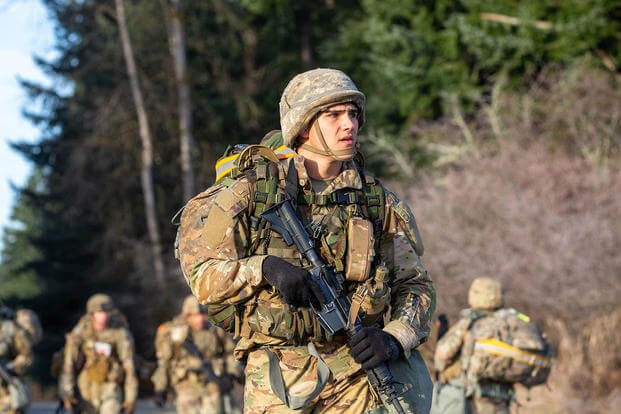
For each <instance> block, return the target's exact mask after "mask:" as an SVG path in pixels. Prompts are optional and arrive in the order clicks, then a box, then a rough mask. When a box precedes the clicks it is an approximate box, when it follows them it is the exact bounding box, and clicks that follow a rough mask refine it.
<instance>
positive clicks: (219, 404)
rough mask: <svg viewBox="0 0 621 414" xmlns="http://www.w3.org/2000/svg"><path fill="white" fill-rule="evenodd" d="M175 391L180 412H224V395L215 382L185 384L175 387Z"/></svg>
mask: <svg viewBox="0 0 621 414" xmlns="http://www.w3.org/2000/svg"><path fill="white" fill-rule="evenodd" d="M175 392H176V394H177V413H179V414H203V413H214V414H223V401H222V395H220V389H219V388H218V385H217V384H215V383H211V382H210V383H208V384H183V385H180V386H177V387H175Z"/></svg>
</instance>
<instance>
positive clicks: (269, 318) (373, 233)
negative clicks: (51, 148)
mask: <svg viewBox="0 0 621 414" xmlns="http://www.w3.org/2000/svg"><path fill="white" fill-rule="evenodd" d="M281 165H282V164H281ZM286 167H287V168H286V173H284V174H285V175H286V177H283V176H282V175H283V172H282V171H283V170H280V177H276V176H274V175H271V173H273V172H275V170H274V169H273V168H269V166H267V167H266V168H257V173H256V179H257V183H256V186H257V192H256V194H255V197H254V203H255V210H254V212H253V213H252V220H251V221H252V223H253V225H252V228H253V229H254V232H255V233H254V234H255V235H256V243H254V246H256V247H255V250H254V251H252V252H251V253H250V254H267V255H274V256H278V257H280V258H282V259H285V260H287V261H289V262H290V263H292V264H294V265H296V266H300V267H305V266H306V265H308V263H305V260H304V259H302V257H301V255H300V253H299V251H298V250H297V248H296V247H295V246H288V245H287V244H286V243H285V242H284V240H283V239H282V237H281V236H280V235H279V234H278V233H277V232H273V231H270V229H269V228H266V223H265V220H264V219H262V218H261V215H260V214H261V213H262V212H263V211H265V209H267V208H269V206H270V205H272V204H274V203H277V202H279V201H281V200H283V199H284V197H285V195H284V192H285V191H286V193H287V194H291V193H292V192H293V193H294V194H295V193H298V187H297V186H298V181H297V173H296V172H297V170H295V166H294V165H293V160H291V161H290V163H289V165H288V166H286ZM266 173H267V174H266ZM361 176H362V177H363V178H364V182H363V184H364V185H363V189H351V188H345V189H342V190H336V191H334V192H333V193H330V194H316V193H310V194H309V193H306V194H304V193H301V192H300V193H298V195H297V197H296V201H297V205H298V206H299V208H298V213H299V214H300V215H301V219H302V222H303V223H304V224H305V225H306V228H307V231H308V232H309V234H310V235H311V237H312V238H314V239H315V248H316V250H317V251H318V252H319V253H320V255H321V256H322V258H323V259H324V260H325V261H326V262H327V263H329V264H333V265H334V266H335V268H336V270H337V271H339V272H343V273H344V274H345V277H346V280H347V282H350V283H347V285H348V288H349V290H350V292H351V294H352V295H353V294H354V292H357V293H358V296H359V297H360V303H359V304H358V307H357V309H356V312H361V313H360V316H361V317H363V320H365V321H369V319H368V318H366V316H370V315H373V317H374V318H373V321H374V322H377V320H378V319H379V318H377V315H380V314H382V312H383V311H384V310H385V308H386V307H387V304H388V302H389V298H390V293H389V289H387V285H386V284H384V277H385V274H386V273H385V272H382V276H381V279H382V280H381V281H379V283H375V281H374V280H375V277H374V276H375V274H374V273H373V269H375V266H374V264H375V262H376V260H375V259H376V256H375V252H376V251H379V250H378V249H377V248H376V247H377V246H376V245H377V244H378V241H379V238H380V237H379V236H380V234H381V229H382V226H383V217H384V205H385V199H384V192H383V188H382V187H381V186H379V184H378V183H377V181H376V180H375V179H374V178H373V177H371V176H370V175H367V174H364V175H363V174H362V173H361ZM283 183H284V184H283ZM279 184H280V185H279ZM287 186H295V189H293V191H291V188H287ZM283 187H284V188H285V190H283ZM289 197H291V195H290V196H289ZM362 286H364V288H361V287H362ZM357 288H359V289H358V290H356V289H357ZM242 319H243V321H244V322H245V323H243V324H242V328H241V332H240V334H241V336H244V337H245V336H246V335H248V334H249V333H250V332H256V333H260V334H263V335H267V336H270V337H276V338H282V339H286V340H287V341H288V342H291V343H299V342H303V341H304V340H311V341H323V340H330V338H329V337H328V334H327V333H326V332H325V331H324V330H323V328H322V327H321V325H320V324H319V322H318V321H317V320H316V318H315V316H314V314H313V312H312V310H311V309H310V308H295V307H291V306H289V305H287V304H284V303H282V301H281V300H280V298H279V296H278V294H277V293H276V292H275V291H274V290H273V289H270V288H267V289H265V290H263V291H260V292H259V293H258V294H257V295H255V297H254V298H253V299H252V300H251V301H250V302H249V303H247V304H246V307H245V309H244V314H243V318H242Z"/></svg>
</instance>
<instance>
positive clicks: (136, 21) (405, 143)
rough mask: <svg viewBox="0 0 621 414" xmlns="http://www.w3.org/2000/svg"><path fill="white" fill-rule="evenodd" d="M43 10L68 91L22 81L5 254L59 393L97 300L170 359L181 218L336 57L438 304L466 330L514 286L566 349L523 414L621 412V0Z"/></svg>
mask: <svg viewBox="0 0 621 414" xmlns="http://www.w3.org/2000/svg"><path fill="white" fill-rule="evenodd" d="M44 3H45V5H46V7H47V8H48V10H49V12H50V14H51V16H52V18H53V20H54V23H55V34H56V46H55V48H56V50H57V52H58V54H57V57H56V58H54V59H53V60H51V61H46V60H44V59H41V58H37V60H38V64H39V65H40V67H41V68H43V69H44V70H45V72H46V73H47V74H48V76H49V78H50V80H51V81H52V85H53V86H52V87H44V86H42V85H39V84H36V83H34V82H31V81H29V80H28V79H24V80H23V87H24V88H25V89H26V90H27V91H28V93H29V95H30V97H31V101H32V102H31V103H32V105H31V106H29V107H27V108H25V113H26V114H27V116H28V117H29V119H30V120H31V121H32V122H33V123H34V124H35V125H37V126H38V127H39V129H40V131H41V133H40V139H39V140H38V142H36V143H25V142H15V143H14V144H13V148H14V149H15V150H16V151H18V152H19V153H21V154H22V155H23V156H24V157H25V158H26V159H27V160H28V161H29V162H30V163H31V165H32V173H31V175H30V178H29V180H28V183H27V184H26V185H25V186H24V187H23V188H19V189H17V191H18V197H17V201H16V203H15V205H14V207H13V213H12V220H13V221H12V224H11V225H10V226H8V227H7V228H5V230H4V240H3V250H2V255H1V262H0V298H2V299H3V300H5V301H6V302H8V303H9V304H10V305H11V306H13V307H15V308H20V307H27V308H31V309H34V310H35V311H36V312H37V313H38V314H39V315H40V316H41V319H42V322H43V325H44V328H45V333H46V334H45V338H44V340H43V342H42V343H41V344H40V345H39V346H38V348H37V363H36V366H35V369H34V370H33V373H32V374H31V375H32V381H33V384H35V385H36V386H38V389H40V390H41V392H42V393H43V394H45V393H49V392H52V391H50V390H52V389H53V380H52V378H51V377H50V376H49V372H48V367H49V363H50V358H51V355H52V353H53V352H54V351H56V350H58V349H59V348H60V347H61V346H62V344H63V340H64V333H65V332H66V331H68V330H69V329H70V328H71V327H72V326H73V325H74V324H75V322H76V321H77V320H78V318H79V316H80V314H81V313H83V311H84V303H85V301H86V299H87V298H88V296H90V295H91V294H92V293H95V292H100V291H102V292H107V293H110V294H111V295H112V296H113V297H114V298H115V300H116V301H117V303H118V305H119V307H120V308H121V309H122V310H123V311H124V312H125V313H126V315H127V316H128V318H129V323H130V325H131V327H132V330H133V332H134V334H135V337H136V343H137V349H138V352H139V354H140V355H141V358H143V359H144V360H145V361H148V360H152V359H153V336H154V332H155V329H156V327H157V325H158V324H159V323H161V322H163V321H164V320H166V319H168V318H170V317H171V316H172V315H174V314H175V313H176V312H177V311H178V310H179V305H180V298H182V297H183V296H184V295H185V294H186V293H188V290H187V286H186V284H185V282H184V280H183V277H182V275H181V274H180V269H179V266H178V264H177V262H176V260H175V259H174V255H173V243H174V238H175V231H176V228H175V226H174V225H173V224H171V218H172V217H173V216H174V214H175V212H176V211H177V210H178V209H179V208H180V207H181V206H183V204H184V202H185V201H186V200H187V199H188V198H189V197H190V195H192V194H195V193H197V192H199V191H201V190H202V189H205V188H206V187H208V186H209V185H210V184H211V183H212V182H213V180H214V169H213V166H214V163H215V160H216V159H217V158H218V157H219V156H220V155H221V154H222V153H223V151H224V150H225V148H226V147H227V145H229V144H231V143H256V142H258V141H259V140H260V138H261V137H262V136H263V135H264V134H265V133H266V132H268V131H270V130H272V129H277V128H278V109H277V104H278V99H279V96H280V94H281V92H282V90H283V88H284V86H285V85H286V82H287V81H288V80H289V79H290V78H291V77H292V76H293V75H294V74H296V73H298V72H300V71H303V70H306V69H310V68H314V67H335V68H339V69H342V70H344V71H345V72H346V73H348V74H349V75H350V76H351V77H352V78H353V80H354V81H355V82H356V84H357V85H358V87H359V88H360V89H361V90H362V91H363V92H365V94H366V95H367V98H368V106H367V113H366V115H367V123H366V125H365V127H364V128H363V130H362V131H361V139H362V151H363V152H364V154H365V156H366V158H367V168H368V169H369V170H371V171H373V172H374V173H376V174H377V175H379V176H380V177H381V178H382V179H383V180H384V181H385V182H386V183H387V184H388V185H389V187H391V188H393V189H394V190H395V191H397V193H398V194H400V195H401V196H402V197H403V198H405V199H407V200H408V201H409V203H410V205H411V207H412V209H413V211H414V213H415V215H416V216H417V220H418V223H419V227H420V228H421V233H422V236H423V239H424V242H425V245H426V250H425V257H424V262H425V265H426V266H427V267H428V269H429V271H430V273H431V274H432V277H433V278H434V280H435V282H436V286H437V289H438V312H442V313H446V314H447V315H448V316H449V319H450V320H451V321H455V320H456V319H457V318H458V314H459V310H460V309H461V308H463V307H465V306H466V292H467V287H468V285H469V283H470V282H471V281H472V279H474V278H475V277H477V276H480V275H489V276H492V277H496V278H499V279H500V280H501V281H502V282H503V284H504V286H505V288H506V291H507V295H506V302H507V304H509V305H510V306H513V307H516V308H517V309H519V310H521V311H523V312H525V313H528V314H529V315H530V316H531V317H532V318H534V319H535V320H537V321H539V322H540V323H541V324H542V325H543V326H545V328H546V331H547V332H548V334H549V336H550V337H551V339H552V340H553V342H554V343H555V344H556V347H557V353H558V357H557V360H556V364H555V367H554V370H553V373H552V376H551V379H550V383H549V386H548V387H547V388H545V387H539V388H536V389H534V390H533V392H532V398H531V399H530V400H528V399H527V398H525V397H524V398H521V399H520V403H521V404H522V409H526V410H527V411H528V412H537V410H539V411H540V412H559V413H560V412H606V411H612V407H617V406H618V405H619V402H620V400H621V388H620V386H621V356H620V354H619V351H618V350H619V349H621V305H620V303H619V298H620V297H621V295H620V293H621V287H620V286H621V284H620V283H618V282H619V276H620V275H621V255H620V254H619V248H620V246H621V219H620V218H621V171H620V169H619V166H620V165H621V163H619V161H620V159H619V158H620V155H621V151H620V149H621V123H620V121H621V89H620V85H619V81H620V80H621V75H620V71H619V65H620V64H621V48H620V45H621V2H619V1H605V0H584V1H583V0H565V1H556V0H524V1H515V0H496V1H485V0H456V1H453V0H436V1H424V0H386V1H381V2H380V1H371V0H360V1H354V0H341V1H336V0H322V1H308V0H306V1H292V0H209V1H187V0H186V1H182V0H159V1H153V0H142V1H141V0H131V1H130V0H124V1H122V0H96V1H95V0H80V1H78V0H44ZM124 26H126V28H127V29H128V30H127V33H125V31H124V30H123V27H124ZM126 34H127V36H126ZM123 41H124V42H125V43H123ZM129 46H131V48H130V47H129ZM132 61H133V62H134V66H132V64H131V62H132ZM128 62H129V65H128ZM132 68H133V69H132ZM33 108H37V109H33ZM433 343H434V339H433V338H432V340H431V341H430V343H429V344H426V345H424V347H423V351H424V353H425V355H426V356H429V355H430V354H431V352H432V350H433ZM147 365H148V364H146V363H145V366H147ZM430 368H432V366H431V365H430ZM46 390H47V391H46ZM524 406H526V408H524Z"/></svg>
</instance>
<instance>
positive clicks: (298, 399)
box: [263, 342, 330, 410]
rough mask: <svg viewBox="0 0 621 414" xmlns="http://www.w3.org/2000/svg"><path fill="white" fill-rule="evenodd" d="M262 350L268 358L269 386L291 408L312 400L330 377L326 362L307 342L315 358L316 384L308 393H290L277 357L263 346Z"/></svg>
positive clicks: (310, 352)
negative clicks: (286, 387)
mask: <svg viewBox="0 0 621 414" xmlns="http://www.w3.org/2000/svg"><path fill="white" fill-rule="evenodd" d="M263 350H264V351H265V353H266V354H267V357H268V358H269V376H270V388H271V389H272V391H273V392H274V394H276V396H277V397H278V398H280V400H281V401H282V402H283V403H285V405H286V406H287V407H289V408H290V409H292V410H299V409H300V408H302V407H304V406H305V405H306V404H308V403H309V402H311V401H312V400H314V399H315V398H316V397H317V396H318V395H319V394H320V393H321V391H322V390H323V387H325V386H326V384H327V382H328V379H329V378H330V368H328V365H327V364H326V362H325V361H324V360H323V359H322V358H321V357H320V356H319V352H317V348H315V344H313V343H312V342H309V343H308V353H309V354H310V355H311V356H314V357H315V358H317V385H316V386H315V389H314V390H313V391H311V393H310V394H308V395H303V396H302V395H299V396H298V395H290V394H289V393H288V392H287V390H286V389H285V380H284V379H283V377H282V371H281V369H280V361H279V360H278V357H277V356H276V354H275V353H274V352H272V351H271V350H270V349H269V348H264V349H263Z"/></svg>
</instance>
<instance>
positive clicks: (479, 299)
mask: <svg viewBox="0 0 621 414" xmlns="http://www.w3.org/2000/svg"><path fill="white" fill-rule="evenodd" d="M468 304H469V305H470V307H471V308H472V309H475V310H495V309H498V308H500V307H501V306H502V305H503V298H502V286H501V285H500V282H499V281H497V280H495V279H492V278H489V277H478V278H476V279H474V281H473V282H472V284H471V285H470V290H469V291H468Z"/></svg>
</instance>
